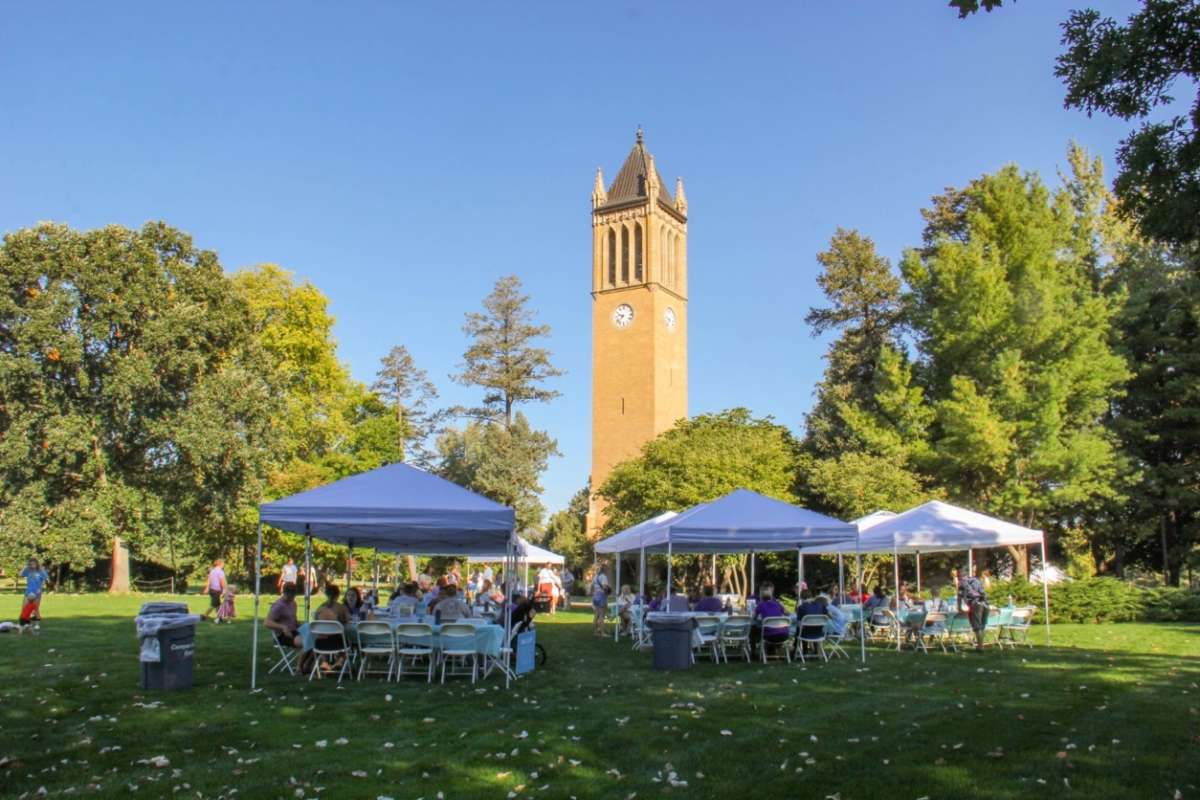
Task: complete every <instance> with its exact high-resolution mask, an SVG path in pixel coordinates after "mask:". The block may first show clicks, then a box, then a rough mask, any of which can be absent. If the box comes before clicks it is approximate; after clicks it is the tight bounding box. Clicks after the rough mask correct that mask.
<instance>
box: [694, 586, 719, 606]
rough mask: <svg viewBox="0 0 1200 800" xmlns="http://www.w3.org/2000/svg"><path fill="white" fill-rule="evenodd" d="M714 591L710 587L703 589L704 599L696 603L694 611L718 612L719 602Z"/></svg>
mask: <svg viewBox="0 0 1200 800" xmlns="http://www.w3.org/2000/svg"><path fill="white" fill-rule="evenodd" d="M715 595H716V589H714V588H713V587H712V586H705V587H704V597H701V598H700V600H699V601H698V602H697V603H696V608H695V610H696V611H710V612H718V611H720V610H721V601H720V599H719V598H717V597H716V596H715Z"/></svg>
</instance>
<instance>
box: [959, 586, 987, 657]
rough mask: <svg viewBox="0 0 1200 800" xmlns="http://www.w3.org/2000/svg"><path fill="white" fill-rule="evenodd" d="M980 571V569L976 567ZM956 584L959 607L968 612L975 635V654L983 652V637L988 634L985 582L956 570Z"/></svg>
mask: <svg viewBox="0 0 1200 800" xmlns="http://www.w3.org/2000/svg"><path fill="white" fill-rule="evenodd" d="M976 571H978V567H976ZM954 584H955V585H956V586H957V587H958V606H959V609H960V610H964V611H966V612H967V618H968V619H969V620H970V621H971V630H972V631H973V632H974V633H975V652H977V653H982V652H983V635H984V633H986V632H987V618H988V604H987V595H986V594H984V591H983V581H981V580H979V578H978V577H976V576H975V575H972V574H971V573H970V572H967V571H963V570H959V569H957V568H956V569H955V570H954Z"/></svg>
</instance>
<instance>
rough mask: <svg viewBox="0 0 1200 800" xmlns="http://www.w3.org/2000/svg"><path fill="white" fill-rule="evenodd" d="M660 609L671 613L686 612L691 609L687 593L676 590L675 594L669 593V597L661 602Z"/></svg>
mask: <svg viewBox="0 0 1200 800" xmlns="http://www.w3.org/2000/svg"><path fill="white" fill-rule="evenodd" d="M662 610H663V611H670V612H672V613H687V612H688V611H690V610H691V608H690V606H689V605H688V599H687V595H686V594H679V593H678V592H676V593H675V594H673V595H671V597H670V599H668V600H666V601H665V602H664V603H663V607H662Z"/></svg>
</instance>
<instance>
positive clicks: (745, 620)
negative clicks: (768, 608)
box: [720, 614, 752, 664]
mask: <svg viewBox="0 0 1200 800" xmlns="http://www.w3.org/2000/svg"><path fill="white" fill-rule="evenodd" d="M751 624H752V620H751V619H750V617H747V616H745V615H740V614H739V615H735V616H731V617H727V618H726V619H725V622H723V623H722V624H721V638H720V651H721V657H722V658H724V659H725V663H726V664H728V663H729V651H730V650H736V651H740V652H741V654H742V655H743V656H745V658H746V663H747V664H748V663H750V660H751V658H750V625H751Z"/></svg>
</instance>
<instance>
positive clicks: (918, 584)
mask: <svg viewBox="0 0 1200 800" xmlns="http://www.w3.org/2000/svg"><path fill="white" fill-rule="evenodd" d="M920 593H921V554H920V553H917V594H920Z"/></svg>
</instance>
